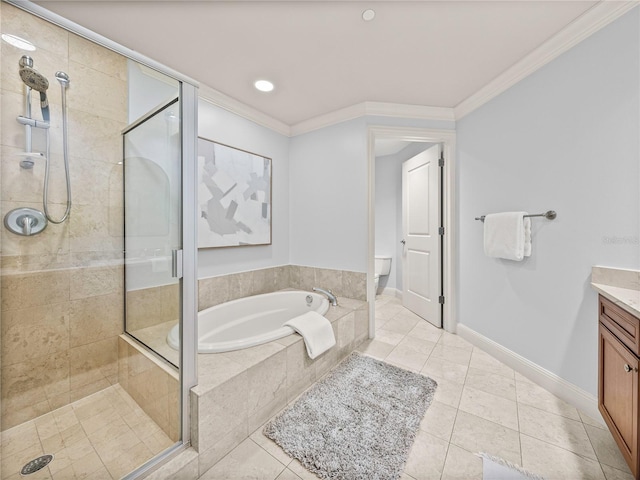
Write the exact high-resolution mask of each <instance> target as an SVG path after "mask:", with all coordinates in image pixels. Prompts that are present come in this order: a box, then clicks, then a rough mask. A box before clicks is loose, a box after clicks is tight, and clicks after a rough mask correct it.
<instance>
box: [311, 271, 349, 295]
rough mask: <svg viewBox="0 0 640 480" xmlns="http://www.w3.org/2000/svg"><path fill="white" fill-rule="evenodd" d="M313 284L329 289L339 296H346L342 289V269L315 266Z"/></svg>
mask: <svg viewBox="0 0 640 480" xmlns="http://www.w3.org/2000/svg"><path fill="white" fill-rule="evenodd" d="M313 286H314V287H320V288H324V289H325V290H331V291H332V292H333V293H335V294H336V295H339V296H346V295H344V293H343V291H342V270H329V269H326V268H316V269H315V283H314V285H313Z"/></svg>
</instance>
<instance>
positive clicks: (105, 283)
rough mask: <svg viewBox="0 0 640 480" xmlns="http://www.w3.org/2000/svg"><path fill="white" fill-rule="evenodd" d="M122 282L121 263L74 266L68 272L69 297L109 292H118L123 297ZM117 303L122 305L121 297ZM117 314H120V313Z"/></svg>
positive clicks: (83, 296) (122, 270)
mask: <svg viewBox="0 0 640 480" xmlns="http://www.w3.org/2000/svg"><path fill="white" fill-rule="evenodd" d="M123 283H124V267H123V266H122V265H110V266H97V267H93V266H89V267H84V268H74V269H72V270H71V274H70V284H69V291H70V298H71V300H78V299H81V298H88V297H94V296H97V295H109V294H118V295H120V297H123V295H124V292H123ZM118 303H119V305H120V306H122V299H120V300H119V301H118ZM120 312H122V308H120ZM119 316H122V313H120V314H119Z"/></svg>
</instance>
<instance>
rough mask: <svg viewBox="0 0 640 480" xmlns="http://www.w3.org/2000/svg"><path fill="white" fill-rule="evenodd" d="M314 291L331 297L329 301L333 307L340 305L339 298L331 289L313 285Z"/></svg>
mask: <svg viewBox="0 0 640 480" xmlns="http://www.w3.org/2000/svg"><path fill="white" fill-rule="evenodd" d="M313 291H314V292H320V293H324V294H325V295H326V296H327V298H328V299H329V302H331V306H333V307H337V306H338V298H337V297H336V296H335V295H334V294H333V292H332V291H331V290H325V289H323V288H318V287H313Z"/></svg>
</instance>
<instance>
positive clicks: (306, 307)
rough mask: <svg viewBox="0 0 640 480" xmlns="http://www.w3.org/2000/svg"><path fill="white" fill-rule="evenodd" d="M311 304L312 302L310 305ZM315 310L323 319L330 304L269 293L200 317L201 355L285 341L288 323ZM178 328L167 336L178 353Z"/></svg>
mask: <svg viewBox="0 0 640 480" xmlns="http://www.w3.org/2000/svg"><path fill="white" fill-rule="evenodd" d="M309 300H310V301H309ZM311 310H315V311H316V312H318V313H319V314H320V315H324V314H325V313H326V312H327V310H329V301H328V300H327V299H326V298H325V297H324V296H323V295H320V294H317V293H311V292H304V291H300V290H294V291H286V292H274V293H266V294H264V295H255V296H253V297H245V298H240V299H238V300H233V301H231V302H226V303H222V304H220V305H216V306H214V307H210V308H207V309H206V310H203V311H201V312H199V313H198V353H219V352H230V351H232V350H240V349H242V348H247V347H253V346H255V345H260V344H263V343H267V342H271V341H273V340H277V339H278V338H282V337H286V336H287V335H291V334H292V333H293V329H292V328H290V327H283V326H282V324H283V323H285V322H286V321H287V320H291V319H292V318H295V317H297V316H298V315H302V314H304V313H306V312H308V311H311ZM179 339H180V331H179V325H176V326H175V327H173V328H172V329H171V330H170V331H169V334H168V335H167V343H168V344H169V346H170V347H171V348H174V349H176V350H177V349H178V347H179V342H180V341H179Z"/></svg>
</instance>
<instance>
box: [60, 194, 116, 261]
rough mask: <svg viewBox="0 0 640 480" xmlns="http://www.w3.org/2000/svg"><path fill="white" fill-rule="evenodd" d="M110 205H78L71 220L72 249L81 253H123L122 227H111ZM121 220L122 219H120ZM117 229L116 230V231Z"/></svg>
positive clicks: (70, 238)
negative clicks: (99, 251) (98, 251)
mask: <svg viewBox="0 0 640 480" xmlns="http://www.w3.org/2000/svg"><path fill="white" fill-rule="evenodd" d="M114 208H116V207H112V206H109V205H102V206H98V205H76V206H74V211H73V214H72V215H71V217H70V219H69V242H70V249H71V250H72V251H74V252H81V251H96V250H102V251H105V250H106V251H121V250H122V248H123V246H124V242H123V236H122V233H123V231H122V228H123V226H122V225H119V226H118V225H111V223H110V221H109V220H110V218H111V217H110V215H109V212H110V210H113V209H114ZM120 218H121V217H120ZM114 227H115V229H114Z"/></svg>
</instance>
